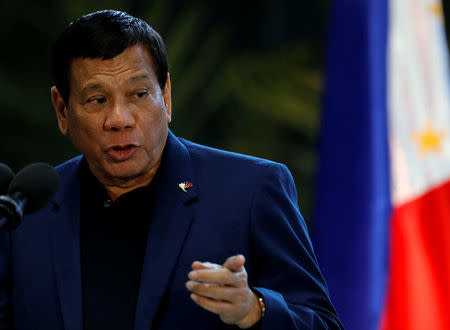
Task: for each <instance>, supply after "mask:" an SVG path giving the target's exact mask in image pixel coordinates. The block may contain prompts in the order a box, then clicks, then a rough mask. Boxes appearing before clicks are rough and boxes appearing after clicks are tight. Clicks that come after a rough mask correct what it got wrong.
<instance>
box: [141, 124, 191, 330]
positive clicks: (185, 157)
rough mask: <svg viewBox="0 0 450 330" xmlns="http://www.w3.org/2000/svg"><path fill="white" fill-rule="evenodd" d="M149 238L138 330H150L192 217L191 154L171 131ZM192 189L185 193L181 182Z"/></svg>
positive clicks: (142, 281) (142, 280)
mask: <svg viewBox="0 0 450 330" xmlns="http://www.w3.org/2000/svg"><path fill="white" fill-rule="evenodd" d="M161 170H162V172H161V181H160V183H159V185H158V188H157V189H158V190H157V196H156V199H155V204H154V211H153V215H152V219H151V224H150V230H149V234H148V238H147V247H146V252H145V260H144V265H143V269H142V276H141V285H140V289H139V295H138V302H137V306H136V320H135V330H140V329H146V330H148V329H150V328H151V324H152V322H153V320H154V319H155V316H156V313H157V310H158V307H159V304H160V301H161V299H162V296H163V295H164V292H165V290H166V289H167V285H168V283H169V280H170V278H171V273H172V271H173V270H174V266H175V264H176V262H177V260H178V256H179V254H180V251H181V249H182V246H183V243H184V240H185V238H186V236H187V233H188V231H189V228H190V225H191V222H192V218H193V201H194V200H195V198H196V185H195V178H194V177H193V170H192V164H191V159H190V156H189V152H188V150H187V149H186V147H185V146H184V145H183V144H182V143H180V142H179V140H178V139H177V138H176V137H175V136H173V135H172V133H171V132H170V131H169V136H168V139H167V144H166V148H165V151H164V157H163V161H162V164H161ZM183 182H188V183H191V184H192V186H190V187H189V188H187V189H185V190H186V191H183V190H182V189H181V187H180V186H179V184H180V183H183Z"/></svg>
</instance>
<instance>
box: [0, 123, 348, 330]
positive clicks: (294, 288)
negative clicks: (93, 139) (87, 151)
mask: <svg viewBox="0 0 450 330" xmlns="http://www.w3.org/2000/svg"><path fill="white" fill-rule="evenodd" d="M80 160H81V157H77V158H74V159H72V160H70V161H68V162H66V163H64V164H62V165H60V166H59V167H57V171H58V172H59V174H60V179H61V182H60V188H59V190H58V192H57V194H56V196H55V198H54V200H53V201H52V202H51V203H49V204H48V205H47V206H46V207H45V208H43V209H42V210H40V211H38V212H36V213H34V214H32V215H28V216H26V217H25V218H24V220H23V222H22V224H21V225H20V226H19V227H18V228H17V229H15V230H14V231H12V232H10V233H8V232H2V233H0V235H1V239H0V328H1V329H20V330H22V329H23V330H30V329H35V330H62V329H65V330H82V324H83V322H82V318H83V315H82V289H81V266H80V184H79V178H78V167H79V164H80ZM162 166H163V168H164V171H163V172H162V178H161V186H160V187H159V188H158V189H159V190H158V193H157V197H156V201H155V210H154V214H153V217H152V221H151V225H150V229H149V233H148V240H147V247H146V253H145V260H144V265H143V270H142V277H141V283H140V289H139V294H138V300H137V306H136V318H135V327H134V328H135V330H149V329H154V330H156V329H158V330H178V329H205V330H206V329H207V330H214V329H237V327H235V326H229V325H225V324H223V323H222V322H221V321H220V319H219V317H218V316H217V315H215V314H212V313H210V312H208V311H206V310H203V309H202V308H200V307H198V306H197V305H195V304H194V303H193V302H192V301H191V299H190V298H189V292H188V291H187V289H186V288H185V282H186V281H187V274H188V272H189V271H190V269H191V268H190V267H191V263H192V262H193V261H194V260H200V261H210V262H214V263H218V264H222V263H223V262H224V261H225V260H226V258H228V257H229V256H232V255H235V254H238V253H241V254H243V255H244V256H245V257H246V260H247V261H246V264H245V267H246V270H247V272H248V278H249V285H250V286H252V287H253V288H255V289H256V290H258V291H259V292H260V293H261V294H262V295H263V297H264V301H265V304H266V314H265V316H264V318H263V322H262V329H285V330H287V329H340V328H341V325H340V323H339V321H338V319H337V316H336V312H335V310H334V308H333V306H332V304H331V302H330V299H329V297H328V291H327V288H326V285H325V282H324V279H323V277H322V275H321V273H320V271H319V266H318V264H317V261H316V258H315V256H314V252H313V250H312V247H311V242H310V239H309V237H308V234H307V229H306V225H305V222H304V220H303V218H302V216H301V214H300V212H299V209H298V205H297V196H296V191H295V187H294V183H293V179H292V177H291V175H290V173H289V171H288V170H287V168H286V167H285V166H284V165H281V164H278V163H274V162H270V161H267V160H263V159H258V158H253V157H248V156H243V155H238V154H234V153H229V152H225V151H220V150H216V149H212V148H208V147H204V146H201V145H197V144H194V143H191V142H188V141H186V140H183V139H179V138H177V137H175V136H174V135H173V134H172V133H171V132H169V137H168V140H167V145H166V149H165V155H164V158H163V162H162ZM184 181H189V182H191V183H192V184H193V187H192V188H190V189H188V190H187V191H186V192H183V191H182V190H181V189H180V187H179V186H178V185H179V183H180V182H184ZM124 221H126V219H124ZM118 267H119V266H118ZM112 276H113V275H112ZM117 285H120V283H117ZM105 317H107V315H106V316H105Z"/></svg>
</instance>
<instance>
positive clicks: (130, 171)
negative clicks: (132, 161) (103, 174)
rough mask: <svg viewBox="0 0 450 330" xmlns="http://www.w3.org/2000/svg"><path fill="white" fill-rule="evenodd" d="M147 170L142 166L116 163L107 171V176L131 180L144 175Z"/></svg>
mask: <svg viewBox="0 0 450 330" xmlns="http://www.w3.org/2000/svg"><path fill="white" fill-rule="evenodd" d="M147 172H148V171H146V170H145V167H143V166H136V165H131V166H130V165H128V164H116V166H114V167H113V168H111V169H110V170H109V171H108V174H109V176H110V177H111V178H112V179H120V180H125V181H126V180H133V179H136V178H138V177H140V176H144V175H145V174H146V173H147Z"/></svg>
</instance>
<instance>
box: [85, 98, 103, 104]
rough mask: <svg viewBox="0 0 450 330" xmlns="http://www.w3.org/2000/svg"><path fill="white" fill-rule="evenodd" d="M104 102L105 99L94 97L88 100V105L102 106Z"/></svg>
mask: <svg viewBox="0 0 450 330" xmlns="http://www.w3.org/2000/svg"><path fill="white" fill-rule="evenodd" d="M105 102H106V97H94V98H91V99H89V100H88V103H93V104H103V103H105Z"/></svg>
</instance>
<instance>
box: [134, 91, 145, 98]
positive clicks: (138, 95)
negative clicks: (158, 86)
mask: <svg viewBox="0 0 450 330" xmlns="http://www.w3.org/2000/svg"><path fill="white" fill-rule="evenodd" d="M147 94H148V91H147V90H145V91H139V92H137V93H136V96H137V97H138V98H143V97H144V96H146V95H147Z"/></svg>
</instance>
